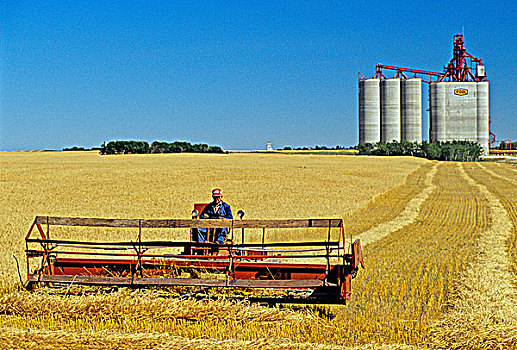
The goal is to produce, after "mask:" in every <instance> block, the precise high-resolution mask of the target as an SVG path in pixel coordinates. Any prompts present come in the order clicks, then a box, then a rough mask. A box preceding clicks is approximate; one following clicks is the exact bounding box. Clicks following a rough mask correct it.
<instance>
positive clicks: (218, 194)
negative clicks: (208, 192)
mask: <svg viewBox="0 0 517 350" xmlns="http://www.w3.org/2000/svg"><path fill="white" fill-rule="evenodd" d="M222 196H223V192H222V191H221V190H220V189H218V188H216V189H215V190H213V191H212V197H222Z"/></svg>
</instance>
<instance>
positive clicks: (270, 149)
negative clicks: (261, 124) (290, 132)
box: [266, 141, 273, 151]
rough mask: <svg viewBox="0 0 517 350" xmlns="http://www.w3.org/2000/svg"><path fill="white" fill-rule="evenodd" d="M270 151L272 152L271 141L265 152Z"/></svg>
mask: <svg viewBox="0 0 517 350" xmlns="http://www.w3.org/2000/svg"><path fill="white" fill-rule="evenodd" d="M272 150H273V146H271V141H268V142H267V146H266V151H272Z"/></svg>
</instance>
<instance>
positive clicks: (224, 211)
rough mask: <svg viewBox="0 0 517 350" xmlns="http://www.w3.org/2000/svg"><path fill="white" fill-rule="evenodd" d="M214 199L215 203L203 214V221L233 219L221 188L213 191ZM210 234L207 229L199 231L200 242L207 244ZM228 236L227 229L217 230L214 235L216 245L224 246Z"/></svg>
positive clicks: (201, 216)
mask: <svg viewBox="0 0 517 350" xmlns="http://www.w3.org/2000/svg"><path fill="white" fill-rule="evenodd" d="M212 199H213V201H212V202H211V203H209V204H208V205H207V206H206V207H205V209H203V211H202V212H201V215H200V218H201V219H233V215H232V210H231V209H230V205H229V204H227V203H225V202H223V193H222V191H221V190H220V189H219V188H216V189H214V190H213V191H212ZM211 230H213V229H211ZM208 232H209V231H208V229H206V228H200V229H198V242H201V243H205V242H206V241H207V234H208ZM227 234H228V229H227V228H217V229H215V232H214V233H213V235H214V240H215V243H219V244H223V243H224V241H225V239H226V235H227Z"/></svg>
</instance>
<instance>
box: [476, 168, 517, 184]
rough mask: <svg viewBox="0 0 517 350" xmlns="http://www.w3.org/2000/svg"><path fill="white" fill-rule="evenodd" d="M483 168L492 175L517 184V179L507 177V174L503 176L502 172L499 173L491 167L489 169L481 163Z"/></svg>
mask: <svg viewBox="0 0 517 350" xmlns="http://www.w3.org/2000/svg"><path fill="white" fill-rule="evenodd" d="M479 166H480V167H481V168H483V170H484V171H486V172H487V173H489V174H490V175H491V176H495V177H498V178H500V179H502V180H504V181H507V182H511V183H512V184H514V185H515V186H517V181H516V180H514V179H511V178H509V177H506V176H503V175H500V174H497V173H496V172H495V171H493V170H491V169H488V168H487V167H486V166H484V165H479Z"/></svg>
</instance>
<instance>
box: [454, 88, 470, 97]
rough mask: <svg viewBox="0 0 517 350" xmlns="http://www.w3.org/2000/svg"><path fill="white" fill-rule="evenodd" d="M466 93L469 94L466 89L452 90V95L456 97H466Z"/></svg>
mask: <svg viewBox="0 0 517 350" xmlns="http://www.w3.org/2000/svg"><path fill="white" fill-rule="evenodd" d="M468 93H469V90H467V89H456V90H454V95H458V96H463V95H468Z"/></svg>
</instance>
